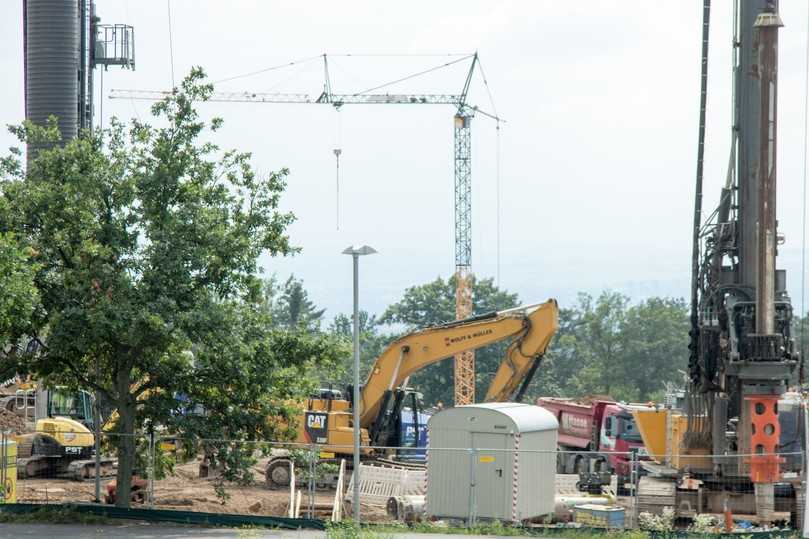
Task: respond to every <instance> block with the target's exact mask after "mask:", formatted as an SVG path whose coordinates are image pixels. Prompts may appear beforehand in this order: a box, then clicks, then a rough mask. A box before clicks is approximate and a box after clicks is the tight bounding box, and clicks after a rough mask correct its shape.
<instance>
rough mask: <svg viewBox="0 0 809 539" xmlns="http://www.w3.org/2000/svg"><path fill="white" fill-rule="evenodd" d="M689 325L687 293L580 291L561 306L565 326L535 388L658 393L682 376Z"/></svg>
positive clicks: (543, 391) (643, 396) (632, 396)
mask: <svg viewBox="0 0 809 539" xmlns="http://www.w3.org/2000/svg"><path fill="white" fill-rule="evenodd" d="M688 327H689V326H688V309H687V305H686V304H685V302H684V301H683V300H681V299H671V298H649V299H646V300H644V301H641V302H639V303H636V304H630V301H629V298H628V297H626V296H623V295H621V294H618V293H616V292H610V291H607V292H603V293H602V294H601V295H599V296H598V298H593V297H592V296H590V295H588V294H580V295H579V298H578V301H577V303H576V305H574V306H573V307H570V308H567V309H562V310H561V312H560V328H559V332H558V333H557V335H556V338H555V339H554V342H553V344H552V345H551V348H550V350H549V352H548V354H547V357H546V359H545V361H544V363H543V367H542V368H541V369H540V372H539V373H538V376H537V379H536V381H535V383H534V385H533V388H532V391H531V393H530V394H531V395H532V396H541V395H542V396H545V395H556V396H565V397H581V396H588V395H605V396H609V397H612V398H615V399H622V400H629V401H645V400H649V399H658V398H660V397H662V392H663V390H664V387H665V384H666V383H667V382H671V383H679V382H681V380H682V374H681V371H684V370H685V368H686V365H687V361H688V348H687V346H688Z"/></svg>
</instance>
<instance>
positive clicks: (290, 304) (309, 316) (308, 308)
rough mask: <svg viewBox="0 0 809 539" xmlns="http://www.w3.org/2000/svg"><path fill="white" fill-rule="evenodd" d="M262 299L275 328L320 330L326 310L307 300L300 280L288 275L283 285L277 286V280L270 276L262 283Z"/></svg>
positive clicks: (307, 295) (307, 297)
mask: <svg viewBox="0 0 809 539" xmlns="http://www.w3.org/2000/svg"><path fill="white" fill-rule="evenodd" d="M263 297H264V304H265V308H266V309H267V310H268V311H269V312H270V313H271V315H272V323H273V324H274V325H275V326H278V327H282V328H287V329H298V328H301V329H306V330H309V331H318V330H319V329H320V323H321V322H322V320H323V314H324V313H325V312H326V309H318V308H317V306H316V305H315V303H314V302H313V301H312V300H310V299H309V294H308V292H307V291H306V289H305V288H304V287H303V280H302V279H296V278H295V276H294V275H290V276H289V278H287V280H286V281H284V284H282V285H279V284H278V280H277V278H276V277H275V276H272V277H270V278H269V279H266V280H265V281H264V283H263Z"/></svg>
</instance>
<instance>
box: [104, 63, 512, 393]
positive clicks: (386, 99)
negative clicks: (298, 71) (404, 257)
mask: <svg viewBox="0 0 809 539" xmlns="http://www.w3.org/2000/svg"><path fill="white" fill-rule="evenodd" d="M321 57H322V59H323V67H324V70H323V72H324V81H323V91H322V92H321V93H320V94H319V95H317V96H314V95H312V94H309V93H305V92H298V93H281V92H272V93H262V92H213V93H212V95H211V96H210V98H209V99H208V101H210V102H220V103H276V104H313V105H331V106H333V107H334V108H335V109H337V110H339V109H340V108H341V107H343V106H344V105H449V106H452V107H453V108H454V109H455V112H454V116H453V122H454V159H455V184H454V192H455V197H454V198H455V280H456V290H455V317H456V319H458V320H462V319H464V318H467V317H469V316H470V315H471V314H472V138H471V125H472V119H473V118H474V117H475V115H476V114H480V115H482V116H485V117H487V118H490V119H492V120H495V121H496V122H498V123H499V122H502V121H503V120H502V118H500V117H499V116H498V115H497V114H496V112H495V113H489V112H486V111H484V110H481V109H480V108H479V107H477V106H474V105H471V104H470V103H469V102H468V96H469V88H470V85H471V83H472V77H473V75H474V73H475V69H479V68H480V60H479V58H478V54H477V52H475V53H472V54H469V55H465V56H463V57H461V58H459V59H456V60H452V61H450V62H447V63H445V64H443V65H441V66H438V67H435V68H432V69H429V70H426V71H422V72H420V73H416V74H414V75H411V76H408V77H404V78H401V79H398V80H396V81H393V82H390V83H387V84H383V85H380V86H377V87H375V88H373V89H371V90H367V91H364V92H359V93H335V92H333V91H332V86H331V80H330V76H329V56H328V55H327V54H323V55H321ZM467 60H468V61H469V70H468V71H467V73H466V78H465V80H464V84H463V87H462V88H461V91H460V92H459V93H457V94H444V93H435V94H434V93H372V92H375V91H377V90H380V89H382V88H384V87H387V86H391V85H393V84H395V83H397V82H401V81H403V80H406V79H410V78H413V77H416V76H419V75H422V74H425V73H428V72H431V71H435V70H436V69H440V68H443V67H447V66H450V65H453V64H457V63H459V62H464V61H467ZM293 63H294V62H293ZM284 65H292V63H290V64H284ZM485 80H486V79H485V77H484V82H485ZM170 94H171V92H168V91H154V90H121V89H113V90H111V92H110V98H111V99H136V100H149V101H157V100H160V99H163V98H164V97H166V96H167V95H170ZM335 155H338V154H337V153H335ZM338 159H339V156H338ZM338 166H339V165H338ZM454 380H455V404H456V405H461V404H472V403H474V402H475V355H474V352H473V351H466V352H462V353H460V354H458V355H457V356H455V365H454Z"/></svg>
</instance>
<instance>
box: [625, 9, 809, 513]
mask: <svg viewBox="0 0 809 539" xmlns="http://www.w3.org/2000/svg"><path fill="white" fill-rule="evenodd" d="M704 2H705V9H704V15H703V16H704V21H703V59H702V75H703V84H702V89H703V94H702V96H701V110H700V138H699V154H698V163H697V189H696V199H695V216H694V225H695V228H694V266H693V274H692V302H693V305H692V319H691V322H692V327H691V331H690V344H689V349H690V357H689V378H690V379H689V383H688V386H687V388H686V401H685V410H683V411H682V413H680V412H679V411H677V412H675V411H671V412H668V413H669V416H668V417H667V419H666V432H665V439H666V442H665V444H664V445H665V447H666V456H665V458H662V459H656V460H658V461H659V463H660V464H663V467H662V468H661V470H663V472H662V473H661V474H660V475H658V477H666V478H667V479H674V478H676V480H677V483H676V486H675V487H674V488H671V489H670V490H665V489H663V490H662V491H663V492H669V493H671V500H669V501H667V502H666V503H669V502H671V505H672V506H673V507H677V508H678V509H677V510H678V511H679V510H680V509H679V508H681V507H684V505H683V503H689V502H686V501H685V500H687V499H689V498H688V496H691V495H692V494H693V492H689V489H690V490H691V491H693V490H697V491H698V493H697V496H696V500H697V502H698V503H697V506H696V507H692V509H693V511H694V512H695V513H701V512H721V506H722V504H723V503H724V504H725V510H726V511H727V510H730V511H732V512H733V513H737V514H738V513H740V512H746V513H748V514H749V513H750V509H751V508H753V507H755V517H756V518H757V520H758V521H759V522H763V523H767V522H772V521H774V520H781V518H780V517H778V515H777V514H776V489H775V485H776V483H778V484H780V485H784V486H786V487H789V488H790V489H792V492H795V489H796V488H797V487H795V486H794V485H791V484H790V483H788V482H786V483H785V481H786V479H785V477H786V475H787V474H785V473H784V472H787V471H789V472H795V470H796V468H795V466H798V467H800V464H799V463H798V464H796V463H790V462H788V461H786V460H785V459H784V458H782V457H781V456H780V455H778V454H777V453H778V452H779V451H782V449H781V448H782V447H783V446H782V444H783V443H784V441H783V440H782V439H781V437H780V434H781V422H780V418H779V401H781V399H783V398H784V394H785V393H786V392H787V390H788V388H789V387H790V386H791V385H794V384H795V383H796V382H797V381H798V374H799V371H800V363H801V359H800V357H799V354H798V353H797V352H796V351H795V346H794V342H793V339H792V336H791V323H792V304H791V301H790V298H789V295H788V294H787V291H786V275H785V272H784V271H783V270H778V269H776V255H777V245H778V244H779V243H781V238H780V236H779V234H778V232H777V230H776V226H777V221H776V149H777V139H776V135H777V112H778V106H777V93H778V31H779V28H780V27H781V26H783V24H782V23H781V19H780V17H779V15H778V10H777V4H776V3H774V2H772V1H771V0H742V1H738V0H737V1H736V2H735V4H734V5H735V9H734V13H735V15H736V16H735V20H734V29H735V35H734V40H733V43H734V53H733V57H734V70H733V78H734V81H733V82H734V107H733V110H734V117H733V129H732V144H731V158H730V165H729V171H728V175H727V179H726V181H725V184H724V186H723V187H722V189H721V193H720V202H719V206H718V207H717V208H716V210H715V211H714V212H713V213H712V214H711V215H710V217H709V218H708V219H707V220H706V221H705V222H703V221H702V219H701V172H702V162H701V160H702V155H703V152H702V149H703V142H704V138H703V137H704V133H705V129H704V118H705V116H704V104H705V89H706V82H707V35H708V22H709V20H710V0H704ZM784 417H786V416H784ZM681 419H682V420H683V421H682V422H681V421H680V420H681ZM791 421H792V422H793V423H794V422H795V417H794V416H793V417H792V419H791ZM683 422H684V423H685V426H684V428H683V424H682V423H683ZM675 424H677V425H679V427H678V428H679V432H680V433H681V434H677V433H675V428H674V425H675ZM642 428H643V425H641V429H642ZM644 441H646V440H645V439H644ZM651 468H654V466H650V467H649V469H651ZM792 475H796V474H792ZM685 477H690V478H695V479H697V480H698V482H699V486H697V487H695V488H693V487H684V486H683V485H684V483H683V482H682V480H683V478H685ZM729 480H730V481H732V482H733V484H734V485H735V486H734V492H735V493H736V496H734V497H728V496H727V495H726V491H727V489H728V488H729V487H728V485H729V483H728V481H729ZM657 481H660V479H655V478H653V477H651V476H649V477H645V478H643V479H642V480H641V482H640V484H639V489H638V492H639V499H640V502H639V503H640V504H643V503H645V502H646V500H648V499H650V498H649V497H648V496H649V495H650V494H652V493H653V492H654V488H655V486H656V485H655V482H657ZM659 486H660V485H657V487H659ZM646 487H648V488H646ZM658 492H661V491H660V490H659V491H658ZM779 492H780V494H778V496H779V497H784V494H783V492H784V489H779ZM680 502H682V503H680ZM702 505H707V506H708V507H702ZM717 509H718V511H716V510H717ZM800 510H801V509H799V511H800ZM683 516H685V515H683Z"/></svg>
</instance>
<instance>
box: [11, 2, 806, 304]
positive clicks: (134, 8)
mask: <svg viewBox="0 0 809 539" xmlns="http://www.w3.org/2000/svg"><path fill="white" fill-rule="evenodd" d="M21 4H22V2H19V1H12V0H6V1H3V2H2V10H3V13H2V15H3V16H2V17H0V73H3V74H4V84H2V85H0V120H2V121H3V123H17V122H19V121H21V120H22V119H23V114H24V107H23V62H22V59H23V55H22V5H21ZM781 4H782V5H781V16H782V18H783V20H784V23H785V25H786V26H785V28H783V29H782V32H781V48H780V101H779V113H780V118H779V137H780V139H779V143H780V146H779V154H778V159H779V163H778V167H779V186H778V188H779V222H780V229H779V231H780V232H782V233H784V234H785V235H786V238H787V243H786V245H785V246H784V247H783V248H782V249H781V256H780V258H779V266H780V267H784V268H786V269H787V272H788V289H789V290H790V292H791V294H792V296H793V298H795V303H796V306H797V307H800V297H801V290H800V269H801V249H800V245H801V212H802V178H803V159H804V153H803V150H802V145H803V118H804V87H803V85H804V82H803V81H804V76H805V62H806V53H805V50H806V39H807V12H806V10H807V4H806V3H805V2H797V1H791V2H790V1H783V2H781ZM97 7H98V13H99V15H100V16H101V17H102V22H106V23H127V24H131V25H133V26H134V27H135V32H136V46H137V51H136V59H137V65H136V70H135V71H134V72H129V71H121V70H119V69H114V68H111V69H110V70H109V71H108V72H107V73H106V74H105V76H104V93H105V95H104V98H103V100H102V101H103V117H104V118H105V119H108V118H109V116H110V115H113V114H114V115H117V116H119V117H122V118H125V119H128V118H131V117H133V116H139V117H141V118H145V117H147V116H148V107H149V103H146V102H137V101H130V100H109V99H107V96H106V94H108V90H109V89H110V88H129V89H133V88H134V89H158V90H161V89H168V88H170V87H171V84H172V75H171V55H170V52H169V51H170V46H169V19H168V13H167V11H168V10H167V3H166V1H162V0H161V1H157V0H154V1H151V0H150V1H126V0H123V1H120V0H118V1H113V0H97ZM171 13H172V30H173V50H174V54H173V57H174V73H175V79H176V80H177V81H179V80H180V79H181V77H182V76H183V75H184V74H185V73H187V72H188V70H189V69H190V67H191V66H193V65H200V66H203V67H204V68H205V69H206V71H207V72H208V74H209V76H210V78H211V79H212V80H219V79H225V78H228V77H232V76H236V75H240V74H244V73H248V72H251V71H256V70H260V69H262V68H266V67H269V66H273V65H277V64H281V63H285V62H289V61H292V60H295V59H300V58H308V57H312V56H315V55H318V54H322V53H324V52H326V53H330V54H331V53H334V54H372V55H378V54H394V53H395V54H403V55H411V56H398V57H383V56H335V57H334V58H333V59H332V63H331V73H332V78H333V80H332V83H333V89H334V91H335V92H342V93H350V92H355V91H360V90H364V89H367V88H370V87H373V86H376V85H378V84H381V83H385V82H388V81H390V80H395V79H397V78H400V77H402V76H404V75H408V74H410V73H414V72H417V71H421V70H424V69H427V68H429V67H432V66H435V65H440V64H442V63H445V62H449V61H451V60H453V59H455V58H457V57H450V56H415V55H421V54H448V53H465V52H472V51H475V50H477V51H478V52H479V54H480V58H481V61H482V66H483V69H484V70H485V73H486V76H487V79H488V82H489V87H490V90H491V93H492V96H493V98H494V105H495V106H496V110H497V112H498V113H499V114H500V115H501V116H502V117H503V118H504V119H505V120H506V121H507V123H506V124H504V125H502V127H501V130H500V201H501V203H500V208H501V211H500V219H499V222H500V244H499V246H500V249H499V251H500V271H499V281H500V284H501V285H502V286H503V287H504V288H506V289H508V290H511V291H514V292H518V293H519V295H520V298H521V299H522V300H523V301H525V302H535V301H543V300H545V299H547V298H549V297H556V298H558V299H559V300H560V302H561V303H562V305H563V306H565V305H566V304H570V303H571V302H573V301H574V300H575V295H576V292H577V291H588V292H592V293H597V292H599V291H601V290H603V289H605V288H610V289H614V290H619V291H622V292H625V293H627V294H629V295H630V296H632V297H633V298H635V299H642V298H644V297H648V296H649V295H673V296H678V297H685V296H687V295H688V282H689V268H690V262H689V260H690V249H691V244H690V222H691V219H692V211H693V185H694V169H695V161H696V134H697V113H698V100H699V60H700V57H699V46H700V31H701V16H702V2H701V1H698V0H688V1H687V0H677V1H671V0H669V1H665V2H664V1H650V0H622V1H620V2H619V1H606V0H603V1H588V2H585V1H575V2H572V1H567V2H560V1H531V2H529V1H525V2H493V1H491V0H490V1H470V0H464V1H441V2H426V1H411V2H407V3H401V2H396V3H391V2H378V1H356V2H349V3H335V2H280V1H252V2H248V1H241V0H233V1H230V2H221V1H213V0H210V1H203V0H171ZM711 30H712V33H711V58H710V75H709V77H710V78H709V80H710V87H709V103H708V106H709V115H708V135H707V156H706V159H707V160H706V194H707V201H706V207H711V208H712V207H713V205H714V203H715V201H716V198H717V196H716V195H717V194H718V191H719V188H720V185H721V183H722V181H723V178H724V175H725V173H726V167H727V159H728V152H729V144H730V136H729V135H730V112H731V103H730V95H731V94H730V90H731V81H730V54H731V47H730V43H731V2H730V1H720V2H714V10H713V17H712V27H711ZM467 68H468V64H467V63H462V64H456V65H454V66H451V67H450V68H447V69H444V70H440V71H437V72H434V73H431V74H430V75H428V76H425V77H421V78H417V79H413V80H410V81H407V82H406V83H403V84H401V85H398V86H392V87H390V88H388V89H386V90H389V91H391V92H392V93H400V92H401V93H405V92H414V93H437V92H453V93H456V92H457V91H458V90H459V89H460V87H461V86H462V85H463V80H464V77H465V70H466V69H467ZM321 84H322V63H320V62H318V61H310V62H304V63H302V64H296V65H294V66H292V67H290V68H287V69H280V70H276V71H271V72H267V73H264V74H261V75H257V76H253V77H245V78H240V79H236V80H231V81H228V82H224V83H221V84H219V85H217V89H218V90H251V91H278V92H284V91H305V92H308V93H313V94H317V93H318V92H319V91H320V90H321ZM472 102H473V103H474V104H478V105H480V106H481V108H483V109H486V110H491V109H492V106H491V104H490V103H489V98H488V95H487V93H486V91H485V88H484V86H483V83H482V79H481V78H480V76H479V74H478V75H477V76H476V78H475V80H474V82H473V89H472ZM202 111H203V114H205V115H208V116H213V115H218V116H222V117H224V118H225V121H226V123H225V127H224V128H223V129H222V130H221V131H220V132H219V133H218V135H217V137H216V139H215V140H216V141H217V142H218V143H220V144H221V145H222V146H223V147H232V148H238V149H240V150H245V151H251V152H252V153H253V156H254V163H255V166H256V168H257V169H259V170H261V171H270V170H277V169H279V168H282V167H287V168H289V170H290V176H289V187H288V190H287V193H286V195H285V197H284V202H283V205H284V207H285V208H286V209H289V210H291V211H293V212H294V213H295V214H296V215H297V217H298V220H297V222H296V223H295V224H294V225H293V226H292V227H291V228H290V233H291V235H292V238H293V241H294V242H295V244H297V245H298V246H300V247H302V249H303V251H302V253H301V254H299V255H297V256H295V257H294V258H290V259H268V258H267V259H264V260H263V267H264V268H265V270H266V271H267V272H277V273H278V274H279V275H280V276H282V277H285V276H287V275H288V274H290V273H294V274H295V275H297V276H299V277H302V278H303V279H304V281H305V284H306V287H307V288H308V289H309V291H310V293H311V295H312V297H313V299H314V301H315V302H316V303H318V304H319V305H321V306H323V307H326V308H327V309H328V315H329V316H333V315H334V314H335V313H337V312H346V311H348V310H349V309H350V304H351V290H350V285H351V275H350V268H351V265H350V259H349V258H348V257H346V256H343V255H341V254H340V251H342V249H343V248H344V247H346V246H347V245H349V244H351V243H360V244H361V243H367V244H369V245H372V246H373V247H375V248H376V249H377V250H378V251H379V252H380V254H379V255H376V256H373V257H368V258H365V259H363V260H362V262H361V286H362V292H361V302H362V304H363V307H365V308H367V309H368V310H370V311H373V312H379V311H381V310H382V309H384V307H385V305H387V304H389V303H391V302H393V301H395V300H396V299H397V298H399V297H400V296H401V294H402V292H403V290H404V289H405V288H406V287H408V286H411V285H413V284H420V283H424V282H427V281H429V280H432V279H434V278H435V277H437V276H443V277H447V276H449V275H450V274H451V273H452V271H453V268H454V260H453V159H452V158H453V130H452V115H453V110H452V108H451V107H447V106H434V107H433V106H407V107H405V106H401V107H396V106H366V107H361V106H354V107H351V106H346V107H344V108H343V109H342V111H341V112H335V111H334V110H333V109H332V108H331V107H328V106H314V105H270V104H207V105H205V106H204V107H202ZM472 137H473V148H472V152H473V165H472V167H473V232H472V233H473V269H474V271H475V273H476V274H477V275H479V276H483V277H497V276H498V275H497V273H498V272H497V252H498V248H497V247H498V243H497V222H498V215H497V206H496V200H497V192H498V189H497V166H496V163H497V155H498V152H497V136H496V129H495V123H494V122H492V121H490V120H488V119H486V118H484V117H480V116H479V117H478V118H476V119H475V120H474V123H473V128H472ZM12 142H13V140H12V138H11V137H10V136H9V135H8V134H6V133H3V134H0V147H2V148H6V147H8V146H9V145H10V144H11V143H12ZM338 146H339V147H340V148H341V149H342V158H341V176H342V177H341V185H340V201H339V207H340V214H341V217H340V226H339V230H337V220H336V208H337V197H336V188H335V183H336V182H335V162H334V155H333V149H334V148H335V147H338Z"/></svg>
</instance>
